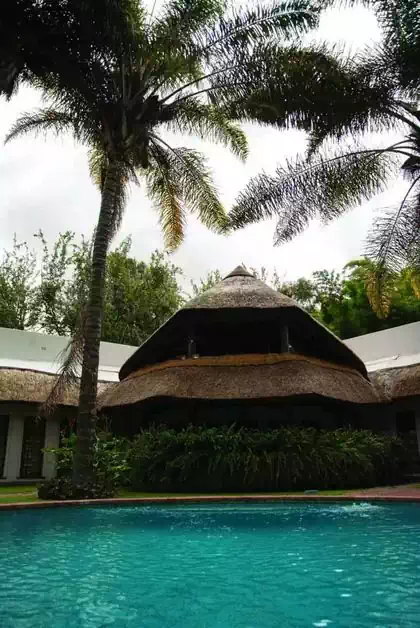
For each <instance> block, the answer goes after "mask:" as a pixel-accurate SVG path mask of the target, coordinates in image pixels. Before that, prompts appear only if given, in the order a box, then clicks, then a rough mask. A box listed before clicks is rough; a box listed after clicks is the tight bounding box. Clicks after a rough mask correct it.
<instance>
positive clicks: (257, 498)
mask: <svg viewBox="0 0 420 628" xmlns="http://www.w3.org/2000/svg"><path fill="white" fill-rule="evenodd" d="M229 502H233V503H241V502H242V503H249V502H256V503H258V502H324V503H334V502H420V491H419V495H374V494H373V495H363V494H360V493H355V494H351V493H349V494H347V495H270V494H266V495H229V496H227V495H201V496H190V497H188V496H185V497H116V498H102V499H69V500H63V501H56V500H51V501H49V500H44V501H38V502H15V503H10V504H0V511H1V510H25V509H40V508H61V507H71V506H130V505H141V504H143V505H152V504H188V503H229Z"/></svg>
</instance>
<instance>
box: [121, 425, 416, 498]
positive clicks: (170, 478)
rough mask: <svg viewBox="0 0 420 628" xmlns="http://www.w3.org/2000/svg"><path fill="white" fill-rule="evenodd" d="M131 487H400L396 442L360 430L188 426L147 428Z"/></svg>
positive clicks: (400, 467) (140, 442)
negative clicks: (394, 484)
mask: <svg viewBox="0 0 420 628" xmlns="http://www.w3.org/2000/svg"><path fill="white" fill-rule="evenodd" d="M132 460H133V462H132V464H133V472H132V486H133V489H135V490H144V491H146V490H148V491H174V492H181V491H184V492H185V491H193V492H194V491H199V492H205V491H207V492H217V491H223V492H230V491H291V490H306V489H341V488H343V489H344V488H357V487H362V486H363V487H367V486H378V485H381V484H386V483H388V482H389V483H392V482H398V481H399V480H401V478H402V476H403V470H404V449H403V446H402V445H401V443H400V441H398V439H396V438H394V437H391V436H387V435H384V434H373V433H372V432H369V431H365V430H363V431H362V430H361V431H355V430H344V429H340V430H335V431H325V430H316V429H313V428H301V427H280V428H279V429H276V430H269V431H258V430H251V429H245V428H238V429H237V428H235V427H234V426H232V427H220V428H213V427H204V426H203V427H201V426H198V427H197V426H195V427H193V426H190V427H188V428H186V429H183V430H182V431H175V430H171V429H165V428H161V429H152V430H148V431H145V432H143V433H141V434H140V435H139V436H138V437H137V440H136V441H135V444H134V453H133V456H132Z"/></svg>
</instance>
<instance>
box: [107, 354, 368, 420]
mask: <svg viewBox="0 0 420 628" xmlns="http://www.w3.org/2000/svg"><path fill="white" fill-rule="evenodd" d="M314 395H316V396H319V397H323V398H328V399H335V400H339V401H346V402H352V403H357V404H370V403H377V402H378V397H377V395H376V393H375V390H374V388H373V387H372V385H371V384H370V382H369V381H368V380H367V379H365V377H364V376H363V375H362V374H361V373H360V372H359V371H357V370H356V369H352V368H350V367H345V366H339V365H334V364H331V363H329V362H325V361H322V360H317V359H315V358H308V357H306V356H302V355H297V354H292V353H289V354H287V353H283V354H271V355H237V356H220V357H203V358H196V359H194V358H191V359H185V360H169V361H167V362H163V363H161V364H157V365H154V366H151V367H145V368H142V369H139V370H138V371H137V372H135V373H133V374H131V375H130V376H129V377H127V378H125V379H124V380H122V381H121V382H120V383H119V384H112V385H110V386H109V388H108V389H107V390H106V391H105V393H103V394H102V395H101V396H100V397H99V407H100V408H101V409H106V408H111V407H115V406H125V405H131V404H136V403H139V402H142V401H145V400H147V399H152V398H154V399H159V398H160V399H164V398H166V399H201V400H228V399H230V400H231V399H235V400H245V399H249V400H251V399H261V400H275V399H280V398H284V397H294V398H296V397H305V396H314Z"/></svg>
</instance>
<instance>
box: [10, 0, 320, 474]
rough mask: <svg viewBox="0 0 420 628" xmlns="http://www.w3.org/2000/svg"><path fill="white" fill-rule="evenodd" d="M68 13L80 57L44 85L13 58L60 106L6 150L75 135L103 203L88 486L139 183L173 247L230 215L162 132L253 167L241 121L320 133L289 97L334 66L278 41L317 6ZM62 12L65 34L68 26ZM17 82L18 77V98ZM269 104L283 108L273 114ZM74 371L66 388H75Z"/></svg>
mask: <svg viewBox="0 0 420 628" xmlns="http://www.w3.org/2000/svg"><path fill="white" fill-rule="evenodd" d="M34 4H35V10H36V8H37V7H40V10H41V11H42V9H43V8H44V7H48V9H49V10H50V9H51V6H50V5H51V4H52V0H50V1H49V2H47V0H41V2H39V1H36V2H32V4H31V7H30V8H31V10H32V9H33V8H34ZM57 6H58V11H60V9H61V10H62V11H63V12H64V13H63V14H62V18H64V19H63V20H62V21H63V23H64V24H65V27H67V29H68V32H69V33H68V34H67V38H66V39H67V40H69V41H68V43H69V55H68V57H65V56H64V57H63V58H61V51H62V47H60V48H59V53H60V54H59V55H57V59H58V60H60V61H61V64H60V65H57V64H48V63H47V62H45V59H43V62H44V65H42V64H41V65H42V67H41V71H40V72H38V74H36V75H35V74H34V70H33V68H32V67H31V63H30V61H31V62H32V60H31V59H29V61H28V60H26V59H25V60H24V61H22V62H21V63H20V65H19V64H17V63H16V57H18V51H16V50H14V54H13V55H12V57H13V58H12V62H14V63H15V70H14V71H13V72H15V73H16V72H17V73H18V77H19V79H20V80H29V81H30V82H31V84H35V85H37V86H38V87H39V88H40V89H41V91H42V92H43V94H44V96H45V97H46V99H47V101H48V103H49V105H48V106H47V108H45V109H42V110H39V111H36V112H34V113H30V114H25V115H24V116H23V117H21V118H20V119H19V120H18V121H17V122H16V123H15V125H14V126H13V128H12V130H11V131H10V133H9V135H8V140H11V139H12V138H14V137H17V136H20V135H23V134H25V133H28V132H30V131H38V132H40V131H55V132H57V133H63V132H70V133H71V134H72V135H73V137H74V138H75V139H76V141H78V142H80V143H82V144H84V145H86V146H87V147H88V149H89V154H90V157H89V162H90V171H91V174H92V177H93V178H94V180H95V182H96V183H97V184H98V186H99V189H100V191H101V206H100V212H99V219H98V223H97V227H96V231H95V238H94V243H93V251H92V273H91V280H90V290H89V298H88V304H87V308H86V317H85V319H84V323H83V325H84V326H83V332H82V336H83V338H84V349H83V365H82V377H81V386H80V402H79V415H78V441H77V451H76V455H75V465H74V480H75V482H78V481H79V480H80V479H81V478H82V477H85V478H89V477H90V476H91V474H92V468H93V467H92V456H93V447H94V442H95V404H96V390H97V374H98V361H99V341H100V335H101V319H102V313H103V304H104V298H105V268H106V255H107V251H108V247H109V243H110V240H111V238H112V235H113V234H114V233H115V231H116V230H117V229H118V226H119V224H120V221H121V218H122V214H123V211H124V208H125V205H126V199H127V193H128V185H129V183H131V182H133V183H138V182H139V177H141V178H142V179H144V180H145V182H146V185H147V189H148V192H149V194H150V196H151V198H152V199H153V200H154V201H155V202H156V205H157V208H158V211H159V213H160V218H161V224H162V228H163V231H164V234H165V238H166V242H167V244H168V245H169V246H171V247H175V246H177V245H179V244H180V242H181V241H182V239H183V235H184V225H185V220H186V211H187V210H189V211H192V212H195V213H197V214H198V216H199V218H200V219H201V221H202V222H203V223H204V224H205V225H206V226H208V227H209V228H211V229H213V230H214V231H216V232H224V231H225V230H226V228H227V219H226V215H225V212H224V209H223V207H222V205H221V203H220V200H219V198H218V195H217V193H216V189H215V186H214V184H213V181H212V178H211V173H210V172H209V170H208V168H207V166H206V163H205V160H204V157H203V156H202V155H201V154H200V153H199V152H197V151H195V150H192V149H188V148H178V147H173V146H171V145H170V144H169V143H168V142H167V141H166V139H164V138H163V136H162V134H161V131H162V130H163V129H165V128H169V129H171V130H175V131H181V132H183V133H187V134H188V133H192V134H195V135H198V136H199V137H203V138H207V139H211V140H214V141H218V142H221V143H223V144H225V145H226V146H228V147H229V148H230V149H231V150H232V151H233V152H234V153H235V154H236V155H238V156H239V157H241V158H245V157H246V154H247V145H246V138H245V136H244V134H243V132H242V131H241V129H240V127H239V126H237V125H235V124H234V123H233V121H232V120H233V119H237V120H260V121H262V122H264V123H273V124H277V125H278V126H280V127H281V126H287V125H290V124H296V125H298V126H299V125H300V126H302V127H304V126H308V124H310V121H308V114H307V112H306V111H305V103H306V101H307V99H308V98H307V94H306V99H303V98H301V97H299V98H297V99H296V98H295V100H294V102H292V103H290V104H289V102H288V101H287V100H286V99H285V98H284V91H285V89H288V90H289V92H290V83H291V82H292V83H293V82H294V81H295V80H296V77H297V76H298V74H297V72H296V69H297V61H298V62H299V63H300V66H301V67H302V68H303V67H304V66H305V64H306V66H308V67H309V66H311V67H312V69H313V68H314V65H316V67H318V66H319V65H320V64H322V63H326V62H327V59H326V55H325V54H323V53H322V52H320V51H313V50H306V51H305V50H302V51H300V50H298V49H296V46H283V47H282V46H280V45H279V44H277V43H273V40H274V39H275V38H276V37H277V38H278V37H286V38H287V37H290V36H295V35H299V34H300V33H303V32H305V31H306V30H308V28H311V27H313V26H315V25H316V23H317V19H318V15H319V10H318V9H317V8H316V7H317V6H318V3H312V2H310V0H294V1H287V0H286V1H279V2H275V3H274V4H273V5H271V6H268V7H266V6H260V5H259V4H256V5H255V7H253V8H240V9H239V10H238V11H231V12H230V13H228V12H226V10H225V8H226V7H225V3H224V2H222V1H218V0H197V1H195V2H191V1H190V0H169V1H168V2H167V3H166V4H165V5H164V7H163V9H162V11H161V12H160V13H158V14H156V15H150V13H149V12H148V11H146V9H145V7H144V5H143V4H142V3H139V2H138V1H137V0H118V1H115V0H103V1H102V2H100V3H99V2H92V3H85V2H84V3H80V2H76V0H68V1H67V2H63V3H61V2H59V3H58V5H57ZM51 10H52V14H53V18H52V19H53V28H52V30H53V32H54V33H55V32H56V31H55V26H56V21H54V20H55V17H56V13H55V12H54V9H51ZM48 15H49V14H48ZM38 17H39V15H38ZM73 21H74V23H75V25H76V26H75V29H73ZM65 27H64V28H65ZM93 31H96V33H97V34H96V35H92V32H93ZM0 34H1V33H0ZM90 37H92V41H91V40H90ZM86 42H88V45H86ZM66 43H67V41H66ZM7 52H8V51H7ZM9 65H10V64H9ZM34 65H35V69H36V70H38V69H39V68H38V66H37V65H36V64H34ZM288 70H290V77H289V78H287V71H288ZM13 72H12V74H13ZM312 74H313V72H312ZM34 76H35V80H34V79H33V77H34ZM17 80H18V79H13V76H12V79H11V80H10V81H9V78H8V77H7V80H6V85H7V88H8V89H9V92H8V93H10V92H11V89H12V88H13V85H15V84H16V82H17ZM10 85H11V86H12V88H11V87H10ZM306 88H307V92H308V85H307V86H306ZM271 103H273V105H275V106H273V107H271V108H270V107H267V106H266V105H267V104H271ZM77 353H78V352H77V351H76V350H75V351H74V352H73V354H72V355H73V357H74V356H75V355H77ZM70 357H71V356H70V355H69V360H68V361H67V363H66V367H68V370H65V371H63V376H66V374H67V375H68V376H69V378H72V376H73V375H74V370H73V369H72V360H71V359H70Z"/></svg>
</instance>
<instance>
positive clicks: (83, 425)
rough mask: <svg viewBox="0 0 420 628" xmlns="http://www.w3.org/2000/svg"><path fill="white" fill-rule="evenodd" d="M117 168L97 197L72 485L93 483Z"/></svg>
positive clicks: (113, 167)
mask: <svg viewBox="0 0 420 628" xmlns="http://www.w3.org/2000/svg"><path fill="white" fill-rule="evenodd" d="M119 178H120V173H119V169H118V166H117V164H111V165H110V166H109V168H108V172H107V175H106V179H105V182H104V186H103V189H102V197H101V210H100V213H99V220H98V225H97V227H96V232H95V239H94V245H93V253H92V275H91V280H90V291H89V301H88V307H87V312H86V323H85V330H84V336H85V344H84V352H83V365H82V376H81V381H80V397H79V412H78V417H77V441H76V451H75V455H74V464H73V481H74V483H80V482H85V481H90V480H92V479H94V469H93V453H94V447H95V442H96V395H97V387H98V367H99V346H100V340H101V326H102V315H103V306H104V295H105V267H106V256H107V251H108V246H109V243H110V240H111V235H112V228H113V224H112V223H113V213H114V206H115V196H116V190H117V189H121V181H120V180H119Z"/></svg>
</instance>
